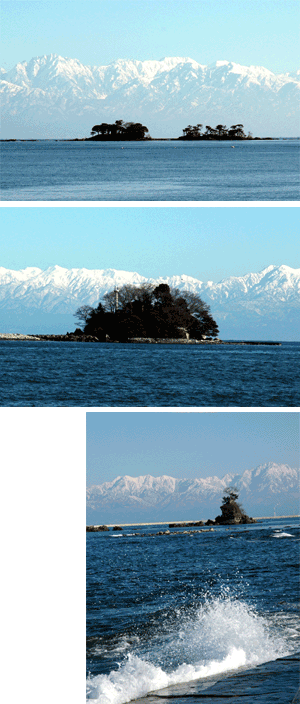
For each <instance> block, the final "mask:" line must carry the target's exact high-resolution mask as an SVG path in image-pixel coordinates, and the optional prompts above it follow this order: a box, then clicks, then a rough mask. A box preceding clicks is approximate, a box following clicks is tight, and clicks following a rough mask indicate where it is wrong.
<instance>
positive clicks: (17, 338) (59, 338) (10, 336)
mask: <svg viewBox="0 0 300 704" xmlns="http://www.w3.org/2000/svg"><path fill="white" fill-rule="evenodd" d="M1 340H2V341H4V342H5V341H6V342H11V341H12V342H91V343H92V342H93V343H102V344H105V345H115V344H117V345H118V344H126V345H140V344H145V345H155V344H158V345H159V344H162V345H187V346H190V345H272V346H277V347H280V346H281V344H282V343H281V342H273V341H272V340H270V341H265V340H262V341H260V340H185V339H182V338H179V339H161V340H160V339H157V340H154V339H150V338H136V339H132V340H128V341H127V342H121V343H120V341H119V340H107V341H105V342H103V341H102V340H98V338H97V337H94V336H92V335H84V334H83V335H74V334H73V333H67V334H66V335H30V334H29V335H25V334H24V335H23V334H22V333H13V332H12V333H0V342H1Z"/></svg>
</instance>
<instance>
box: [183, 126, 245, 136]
mask: <svg viewBox="0 0 300 704" xmlns="http://www.w3.org/2000/svg"><path fill="white" fill-rule="evenodd" d="M202 127H203V125H200V124H198V125H188V126H187V127H185V129H184V130H182V131H183V136H182V137H179V138H178V139H204V140H206V139H218V140H219V139H252V135H251V133H250V132H249V134H248V137H247V136H246V134H245V132H244V125H241V124H238V125H232V126H231V127H229V128H227V127H226V125H221V124H220V125H217V126H216V127H211V126H210V125H205V132H204V133H202V132H201V130H202Z"/></svg>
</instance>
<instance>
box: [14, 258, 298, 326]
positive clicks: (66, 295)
mask: <svg viewBox="0 0 300 704" xmlns="http://www.w3.org/2000/svg"><path fill="white" fill-rule="evenodd" d="M147 282H150V283H153V284H156V285H157V284H159V283H167V284H169V286H171V287H174V288H179V289H180V290H188V291H192V292H194V293H197V294H198V295H200V296H201V297H202V298H203V300H204V301H205V302H206V303H207V304H208V305H210V307H211V312H212V315H213V317H214V319H215V320H216V321H217V323H218V324H219V328H220V337H221V338H222V337H225V336H227V337H228V335H229V337H232V336H237V337H233V338H232V339H241V338H244V339H247V337H245V335H247V334H250V339H251V337H252V336H253V334H256V335H257V339H272V338H273V339H277V340H282V339H285V335H290V336H291V337H289V338H288V339H292V340H293V339H295V340H299V339H300V324H299V318H300V316H299V312H300V269H293V268H292V267H289V266H287V265H281V266H275V265H269V266H267V267H265V268H264V269H263V270H262V271H260V272H250V273H248V274H245V275H244V276H229V277H225V278H223V279H222V280H221V281H219V282H217V283H214V282H213V281H207V282H203V281H201V280H200V279H197V278H195V277H192V276H188V275H187V274H181V275H174V276H165V277H164V276H159V277H157V278H151V277H145V276H143V275H141V274H139V273H138V272H128V271H124V270H117V269H112V268H110V269H87V268H72V269H66V268H64V267H60V266H58V265H54V266H50V267H48V268H47V269H46V270H43V269H40V268H39V267H26V268H25V269H21V270H18V271H14V270H10V269H5V268H4V267H0V312H1V317H2V323H1V327H2V328H3V329H2V330H1V329H0V332H3V333H5V332H23V331H24V332H26V333H29V332H36V333H37V332H42V333H43V332H51V331H52V330H49V329H47V330H46V329H45V327H44V329H43V330H38V329H32V326H33V327H34V325H35V323H34V320H35V319H36V320H38V319H39V318H40V317H41V316H42V317H43V320H44V323H43V324H44V325H46V326H47V325H48V323H49V322H50V319H51V326H54V328H55V326H56V329H53V332H60V331H61V332H66V331H67V330H66V326H68V328H70V327H71V329H74V328H75V326H76V323H75V319H74V317H73V316H74V313H75V311H76V310H77V308H79V307H81V306H82V305H91V306H95V305H97V304H98V302H99V300H100V299H101V298H102V296H103V295H104V294H105V293H107V292H109V291H111V290H113V289H114V288H115V287H121V286H122V285H125V284H131V285H137V286H139V285H141V284H143V283H147ZM51 316H52V317H51ZM26 320H28V321H30V326H31V328H30V329H29V328H28V327H27V328H26V329H25V328H24V325H29V322H28V323H26ZM47 320H48V322H47ZM297 320H298V322H297ZM20 324H21V325H22V326H23V328H22V329H20V328H19V329H17V327H16V326H20ZM7 325H9V327H10V329H8V327H7ZM62 326H64V327H62ZM4 328H5V329H4ZM274 334H276V335H277V337H274ZM262 335H265V337H262ZM270 335H271V337H270ZM248 339H249V337H248Z"/></svg>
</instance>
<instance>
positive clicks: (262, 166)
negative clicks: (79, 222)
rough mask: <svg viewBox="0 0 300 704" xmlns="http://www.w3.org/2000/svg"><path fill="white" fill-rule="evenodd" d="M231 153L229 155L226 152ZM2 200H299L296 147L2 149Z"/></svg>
mask: <svg viewBox="0 0 300 704" xmlns="http://www.w3.org/2000/svg"><path fill="white" fill-rule="evenodd" d="M232 146H234V147H235V148H234V149H232V148H231V147H232ZM1 151H2V174H3V176H2V199H3V200H76V201H77V200H92V201H94V200H97V201H103V200H116V201H128V200H129V201H165V200H168V201H177V200H179V201H181V200H184V201H214V200H219V201H233V200H237V201H246V200H247V201H254V200H265V201H270V200H280V201H287V200H299V195H300V189H299V142H298V141H297V140H284V141H258V142H255V141H253V142H251V141H250V142H170V141H166V142H149V143H144V144H143V143H134V142H129V143H123V144H121V143H120V142H110V143H104V142H102V143H101V142H56V141H54V140H53V141H50V140H49V141H47V140H46V141H40V142H39V141H37V142H9V143H2V145H1Z"/></svg>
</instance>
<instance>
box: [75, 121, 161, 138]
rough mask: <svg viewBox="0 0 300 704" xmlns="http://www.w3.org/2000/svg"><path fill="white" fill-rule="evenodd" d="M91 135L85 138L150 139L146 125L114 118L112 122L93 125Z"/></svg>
mask: <svg viewBox="0 0 300 704" xmlns="http://www.w3.org/2000/svg"><path fill="white" fill-rule="evenodd" d="M91 135H92V136H91V137H88V138H87V139H88V140H89V141H94V142H128V141H137V140H139V141H140V140H145V139H151V137H150V135H149V130H148V127H145V125H142V124H141V122H123V120H116V122H114V123H113V124H109V123H108V122H102V123H101V124H100V125H94V127H92V130H91ZM146 135H147V136H146Z"/></svg>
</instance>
